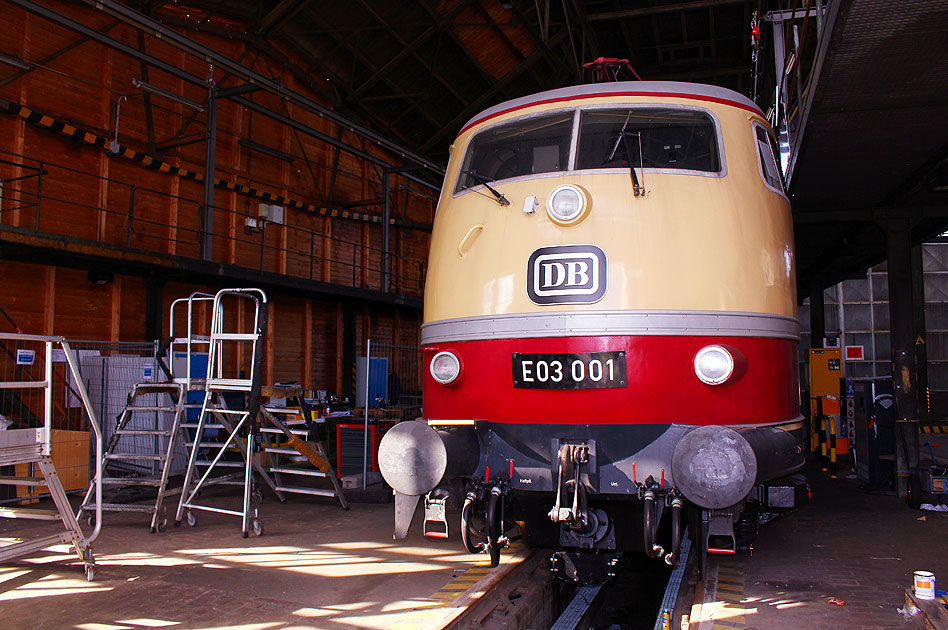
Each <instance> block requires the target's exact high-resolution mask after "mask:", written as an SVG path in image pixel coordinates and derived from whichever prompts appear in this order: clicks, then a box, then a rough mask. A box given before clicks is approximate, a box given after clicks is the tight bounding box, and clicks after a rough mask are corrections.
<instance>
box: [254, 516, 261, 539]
mask: <svg viewBox="0 0 948 630" xmlns="http://www.w3.org/2000/svg"><path fill="white" fill-rule="evenodd" d="M252 524H253V535H254V536H263V523H261V522H260V519H259V518H255V519H253V523H252Z"/></svg>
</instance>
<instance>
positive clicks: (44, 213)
mask: <svg viewBox="0 0 948 630" xmlns="http://www.w3.org/2000/svg"><path fill="white" fill-rule="evenodd" d="M44 4H46V5H48V6H50V7H51V8H52V9H53V10H54V11H57V12H59V13H61V14H63V15H66V16H68V17H70V18H73V19H76V20H78V21H80V22H82V23H84V24H87V25H91V26H94V27H95V28H98V29H100V30H103V31H105V32H107V33H108V35H110V36H111V37H114V38H116V39H118V40H120V41H122V42H124V43H126V44H128V45H131V46H135V47H138V46H139V39H138V35H137V33H136V32H135V31H134V30H133V29H131V28H130V27H127V26H125V25H113V24H111V21H112V20H111V18H109V17H108V16H106V15H104V14H103V13H101V12H98V11H94V10H92V9H88V8H85V7H83V6H79V5H76V4H72V3H66V2H56V1H51V2H46V3H44ZM187 35H188V36H190V37H193V38H194V39H196V40H198V41H199V42H200V43H202V44H204V45H206V46H209V47H211V48H213V49H215V50H217V51H220V52H222V53H224V54H227V55H228V56H230V57H232V58H235V59H241V60H242V62H243V63H244V64H246V65H248V66H250V67H252V68H254V69H255V70H257V71H259V72H262V73H264V74H267V75H268V76H273V75H274V74H276V75H281V74H282V77H281V78H282V80H283V81H284V84H285V85H286V86H287V87H289V88H291V89H293V90H296V91H299V92H301V93H304V94H307V95H308V96H309V97H310V98H313V99H314V100H316V99H317V95H316V94H315V93H311V92H308V91H307V88H306V86H304V85H302V84H300V82H299V81H297V80H296V79H295V78H294V77H293V76H292V75H291V74H290V73H289V72H286V71H284V70H283V69H282V68H281V67H280V66H279V64H276V63H274V62H273V61H272V60H271V59H268V58H266V57H265V56H264V55H262V54H261V53H259V52H257V51H254V50H251V49H249V48H247V47H246V46H245V44H243V43H242V42H240V41H238V40H231V39H227V38H221V37H215V36H212V35H206V34H200V33H196V32H192V31H188V32H187ZM79 39H80V36H79V35H78V34H76V33H74V32H72V31H69V30H67V29H64V28H62V27H59V26H57V25H55V24H52V23H50V22H48V21H46V20H45V19H43V18H41V17H39V16H36V15H33V14H30V13H28V12H25V11H23V10H21V9H19V8H16V7H13V6H6V7H5V8H4V17H3V20H0V41H2V42H6V44H4V46H3V52H4V53H6V54H13V55H16V56H19V57H21V58H24V59H28V60H31V61H38V60H41V59H44V58H46V57H48V56H50V55H53V54H55V53H56V52H57V51H60V50H62V49H63V48H65V47H67V46H69V45H71V44H75V43H76V42H77V41H78V40H79ZM144 48H145V50H146V51H147V52H148V53H150V54H152V55H155V56H157V57H159V58H161V59H164V60H166V61H168V62H171V63H173V64H175V65H177V66H179V67H181V68H184V69H186V70H187V71H189V72H192V73H194V74H198V75H201V76H204V75H206V74H207V73H208V70H209V69H208V67H207V64H206V63H205V62H203V61H201V60H199V59H197V58H194V57H191V56H189V55H186V54H185V53H183V52H181V51H178V50H176V49H174V48H172V47H171V46H169V45H168V44H166V43H164V42H161V41H159V40H156V39H154V38H151V37H146V38H145V39H144ZM283 52H284V53H286V51H283ZM286 54H287V56H288V57H290V58H292V55H291V54H289V53H286ZM44 65H46V66H48V67H47V68H39V69H36V70H34V71H32V72H30V73H27V74H25V75H24V76H22V77H20V78H16V79H14V80H12V81H9V82H5V81H4V79H6V78H7V77H10V76H12V75H13V74H14V73H15V72H16V70H15V69H14V68H12V67H10V66H6V65H3V66H0V98H2V99H4V100H6V101H9V102H12V103H14V104H18V105H22V106H25V107H28V108H30V109H32V110H34V111H38V112H42V113H43V114H47V115H49V116H51V117H53V118H55V119H57V120H64V121H66V122H67V123H69V124H71V125H74V126H76V127H78V128H79V129H82V130H85V131H88V132H90V133H93V134H96V135H98V136H103V137H109V136H111V129H112V125H113V124H114V121H113V115H114V110H115V103H116V101H117V99H118V98H119V97H120V96H121V95H123V94H124V95H131V94H133V93H134V92H136V90H135V88H134V87H133V86H132V83H131V81H132V78H133V77H138V78H145V77H144V75H143V69H142V66H141V64H140V63H139V62H138V61H135V60H133V59H131V58H129V57H126V56H124V55H122V54H121V53H118V52H116V51H113V50H110V49H108V48H106V47H104V46H102V45H99V44H97V43H94V42H91V41H85V42H83V43H80V44H79V45H77V46H75V47H74V48H72V49H71V50H69V51H68V52H65V53H63V54H61V55H59V56H57V57H55V58H54V59H52V60H50V61H47V62H45V64H44ZM215 79H216V80H217V81H218V85H219V86H221V87H227V86H229V85H235V84H236V83H237V80H235V79H233V78H229V77H227V76H226V74H225V73H222V72H220V71H216V72H215ZM314 79H315V80H318V77H314ZM147 81H148V82H149V83H152V84H155V85H158V86H161V87H164V88H166V89H168V90H170V91H172V92H175V93H178V94H181V95H183V96H185V97H187V98H189V99H192V100H194V101H199V102H203V101H204V100H205V99H206V96H207V94H206V91H205V90H202V89H201V88H200V87H199V86H194V85H190V84H185V83H184V82H183V81H181V80H178V79H175V78H173V77H170V76H168V75H165V74H163V73H161V72H159V71H157V70H154V69H151V70H150V71H149V72H148V76H147ZM149 98H150V101H151V105H152V113H153V120H154V129H153V135H154V138H155V140H156V141H157V142H162V141H166V140H170V139H172V138H174V137H176V136H188V135H192V134H203V133H204V129H205V120H206V118H205V115H204V114H197V115H194V114H193V112H192V110H190V109H189V108H187V107H186V106H184V105H180V104H177V103H174V102H172V101H170V100H168V99H164V98H162V97H159V96H151V97H149ZM248 98H251V99H253V100H254V101H256V102H258V103H260V104H263V105H266V106H268V107H271V108H273V109H275V110H277V111H281V112H283V113H285V114H288V115H289V116H290V117H292V118H293V119H295V120H297V121H299V122H302V123H304V124H307V125H309V126H311V127H313V128H315V129H317V130H319V131H321V132H323V133H325V134H327V135H331V136H340V135H341V137H342V138H343V139H344V140H346V141H348V142H350V143H352V144H354V145H357V146H360V148H363V150H364V151H366V152H368V153H371V154H373V155H376V156H379V157H381V158H383V159H385V160H387V161H389V162H391V163H397V161H396V160H395V159H394V157H393V156H391V155H387V154H386V152H385V151H383V150H381V149H380V148H378V147H376V146H374V145H373V144H371V143H362V142H361V141H360V140H359V139H358V138H356V137H355V136H353V135H352V134H350V133H349V132H348V131H344V130H342V131H340V130H339V129H337V128H336V127H335V126H334V125H332V124H330V123H328V122H327V121H325V120H323V119H321V118H319V117H318V116H315V115H313V114H309V113H307V112H305V111H302V110H300V109H299V108H294V107H292V106H285V105H284V104H283V103H281V102H280V101H279V99H277V98H276V97H275V96H272V95H269V94H266V93H262V92H257V93H254V94H251V95H249V96H248ZM145 102H146V99H145V97H144V96H143V95H141V94H135V95H132V96H129V97H128V98H126V99H124V100H123V103H122V105H121V119H120V125H119V136H118V138H119V141H120V142H121V143H122V145H123V146H127V147H129V148H131V149H134V150H136V151H144V152H147V151H148V149H149V147H148V129H147V126H146V123H145V121H146V115H145V114H146V111H145ZM218 129H219V132H218V133H219V140H218V145H217V164H216V176H217V177H219V178H223V179H226V180H228V181H231V182H235V183H237V184H241V185H244V186H250V187H253V188H256V189H259V190H266V191H270V192H272V193H273V194H275V195H285V196H287V197H289V198H291V199H298V200H300V201H303V202H306V203H310V204H314V205H315V206H324V205H325V204H326V203H327V201H328V200H329V198H330V181H331V180H332V173H333V166H334V163H336V161H335V159H334V157H335V156H334V151H333V150H332V149H331V147H329V146H328V145H326V144H325V143H322V142H320V141H318V140H315V139H313V138H311V137H309V136H304V135H301V134H298V133H296V132H294V131H293V130H291V129H289V128H287V127H286V126H283V125H280V124H278V123H276V122H274V121H272V120H270V119H269V118H266V117H264V116H262V115H259V114H256V113H252V112H250V111H249V110H246V109H244V108H242V107H238V106H237V105H235V104H234V103H232V102H230V101H222V102H221V103H220V109H219V121H218ZM238 138H248V139H251V140H253V141H255V142H257V143H259V144H263V145H266V146H268V147H272V148H274V149H277V150H279V151H281V152H284V153H287V154H290V155H293V156H294V157H295V158H296V159H295V160H294V162H293V163H287V162H284V161H281V160H277V159H273V158H270V157H267V156H263V155H261V154H258V153H254V152H252V151H249V150H248V149H246V148H245V147H242V146H240V145H239V144H238V143H237V139H238ZM0 151H2V152H7V153H0V160H9V161H12V162H17V163H18V165H9V164H6V165H5V164H0V179H10V178H14V177H19V176H22V175H24V174H28V173H29V172H31V171H29V169H28V167H29V166H35V167H39V165H40V163H41V162H42V163H43V165H44V168H46V169H47V170H48V172H49V174H48V175H47V176H45V178H44V181H43V195H44V197H43V201H42V205H41V208H40V210H39V212H37V209H36V208H35V205H34V204H31V203H29V202H30V201H34V200H35V193H36V186H35V180H23V181H22V182H19V183H18V184H16V185H7V186H6V187H4V189H3V191H2V193H3V194H2V199H0V223H3V224H6V225H14V226H20V227H26V228H30V229H32V228H36V227H37V226H38V227H39V230H40V231H42V232H50V233H53V234H56V235H62V236H66V237H74V238H79V239H85V240H88V241H93V242H98V243H105V244H111V245H119V246H130V247H134V248H138V249H142V250H147V251H153V252H160V253H163V254H173V255H177V256H187V257H195V258H196V257H198V255H199V246H198V239H197V230H198V227H199V217H198V209H199V206H200V203H201V199H202V196H203V183H202V182H200V181H197V180H195V179H189V178H185V177H181V176H177V175H170V174H168V173H165V172H160V171H159V170H155V169H149V168H146V167H144V166H143V165H141V164H139V163H136V162H133V161H131V160H128V159H125V158H122V157H117V156H114V155H112V154H110V153H108V152H107V151H104V150H103V149H101V148H97V147H94V146H91V145H89V144H84V143H81V142H79V141H77V140H74V139H72V138H67V137H65V136H64V135H62V134H60V133H57V132H55V131H53V130H50V129H46V128H43V127H41V126H38V125H33V124H29V123H26V122H25V121H24V120H23V118H21V117H17V116H11V115H7V114H0ZM11 154H16V155H18V156H25V159H23V158H13V157H11ZM162 157H163V159H164V160H165V161H166V162H167V163H168V164H170V165H172V166H177V167H180V168H182V169H189V170H192V171H195V172H197V173H202V172H203V169H204V165H203V161H204V143H203V142H198V143H195V144H191V145H187V146H183V147H180V148H178V149H174V150H170V151H167V152H165V153H164V154H163V155H162ZM337 164H338V170H337V172H336V176H335V188H334V190H333V191H332V199H333V201H334V204H337V205H338V204H344V203H346V202H352V201H358V200H362V199H371V198H377V197H379V196H380V194H381V184H380V182H379V180H378V172H377V169H376V168H375V167H373V166H372V165H370V164H368V163H366V162H364V161H363V160H360V159H358V158H356V157H354V156H352V155H351V154H348V153H346V152H340V153H339V156H338V162H337ZM392 189H393V191H394V193H393V197H392V201H393V214H394V216H395V217H396V218H398V219H405V220H407V221H413V222H417V223H430V222H431V221H432V219H433V213H434V204H435V201H436V200H435V199H433V198H432V197H433V195H432V194H431V193H430V191H422V190H421V189H420V187H418V186H417V185H414V184H410V183H409V182H408V181H407V180H404V179H402V178H400V177H395V178H394V179H393V186H392ZM409 189H413V190H414V191H417V193H415V192H411V193H409V192H407V191H408V190H409ZM133 190H134V204H132V198H133ZM260 202H261V200H260V199H258V198H256V197H253V196H251V195H248V194H242V193H237V192H234V191H231V190H225V189H222V188H218V189H217V190H216V192H215V205H216V206H217V208H218V209H217V210H216V211H215V220H214V232H215V235H216V236H217V237H216V238H215V239H214V248H213V258H214V260H215V261H219V262H221V263H224V264H239V265H242V266H251V267H254V266H262V268H263V269H265V270H267V271H275V272H279V273H287V274H290V275H296V276H304V277H312V278H314V279H319V280H324V281H330V282H334V283H339V284H344V285H354V286H357V287H366V288H378V287H379V285H380V282H381V274H380V272H379V266H380V265H381V254H380V251H379V248H380V239H381V228H380V225H379V224H378V223H371V222H359V221H352V220H346V219H341V218H329V217H326V216H320V215H319V214H317V213H314V212H311V211H304V210H298V209H293V208H289V207H287V208H285V223H286V226H285V227H280V226H275V225H271V226H268V227H267V229H266V230H265V231H264V233H263V234H255V235H250V236H248V235H246V234H245V233H244V221H243V219H244V217H245V216H253V215H256V214H257V206H258V204H259V203H260ZM130 209H133V211H134V213H133V216H132V214H131V213H130ZM356 210H357V211H358V212H364V213H369V214H376V215H378V214H380V207H379V206H377V205H376V206H366V207H359V208H357V209H356ZM130 226H131V228H133V229H130ZM294 228H299V229H294ZM428 242H429V235H428V233H427V232H425V231H423V230H416V229H410V228H406V227H396V228H393V229H392V234H391V251H392V252H393V254H395V255H397V256H396V260H397V261H398V264H397V267H396V276H395V277H393V279H392V286H393V289H395V290H398V291H400V292H403V293H406V294H409V295H420V284H419V278H418V273H419V270H418V269H416V267H418V266H419V264H420V263H419V262H418V261H423V260H424V259H425V258H426V256H427V250H428ZM261 243H263V244H264V245H265V247H263V248H261ZM311 254H312V256H311ZM403 257H404V258H403ZM409 259H414V260H413V261H411V260H409ZM261 261H262V263H261ZM353 264H355V267H353ZM196 290H209V291H212V289H210V288H208V287H199V286H194V285H192V284H189V283H187V282H179V283H174V282H172V283H169V284H167V285H165V287H164V290H163V299H164V302H165V304H164V307H163V311H162V312H163V314H164V315H163V334H167V332H168V330H169V322H168V316H167V313H168V308H169V307H170V303H171V301H172V300H174V299H176V298H179V297H185V296H187V295H189V294H190V293H191V292H193V291H196ZM212 292H213V291H212ZM146 294H147V292H146V288H145V283H144V279H143V278H141V277H138V276H132V275H122V274H116V275H115V278H114V281H112V282H110V283H107V284H104V285H96V284H93V283H92V282H90V281H89V278H88V277H87V271H86V270H85V269H73V268H69V267H63V266H57V265H49V264H43V261H42V260H35V259H32V260H30V261H26V260H9V259H4V260H0V296H2V297H0V307H2V308H3V309H4V310H5V311H6V312H7V313H8V314H9V315H10V317H11V318H12V319H13V320H14V321H15V322H16V324H17V325H18V326H19V327H20V328H21V329H22V330H23V332H28V333H40V334H57V335H64V336H66V337H69V338H73V339H101V340H116V341H142V340H144V334H145V333H144V326H145V322H144V319H145V318H144V313H145V304H146ZM270 298H271V301H272V313H271V327H270V331H271V340H270V344H269V346H268V352H267V366H266V370H265V372H266V375H267V378H268V379H269V380H272V381H277V380H279V381H299V382H302V383H303V384H304V385H305V386H306V387H312V388H318V389H327V390H329V391H331V392H332V391H336V390H337V387H338V384H339V382H340V381H341V379H342V375H340V374H339V373H338V372H339V369H340V368H339V366H340V362H339V360H338V356H339V355H340V354H341V347H340V342H339V340H340V339H341V333H340V322H341V317H340V315H339V312H340V311H339V305H338V304H337V303H336V302H335V301H334V300H332V299H305V298H303V297H301V296H298V295H290V294H286V295H272V296H270ZM236 316H237V315H235V317H236ZM357 318H358V323H357V326H358V330H359V331H360V335H359V340H358V343H359V344H360V345H359V346H358V347H360V348H361V347H362V345H361V344H363V343H364V334H363V331H364V332H365V333H366V334H371V335H373V337H374V338H378V339H379V340H381V341H382V342H384V343H417V340H418V336H419V335H418V328H419V327H420V318H421V315H420V313H419V312H417V311H416V310H415V309H406V308H394V307H391V308H388V307H373V308H363V309H359V310H358V315H357ZM395 321H398V322H399V324H398V326H395V325H394V324H393V322H395ZM238 323H239V322H235V325H236V324H238ZM0 330H12V328H11V327H10V326H9V325H8V324H7V322H6V321H5V319H3V318H0ZM247 361H249V357H246V356H236V357H234V362H235V365H240V364H243V365H246V362H247Z"/></svg>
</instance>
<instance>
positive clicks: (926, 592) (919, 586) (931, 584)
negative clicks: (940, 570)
mask: <svg viewBox="0 0 948 630" xmlns="http://www.w3.org/2000/svg"><path fill="white" fill-rule="evenodd" d="M915 597H917V598H919V599H935V574H934V573H932V572H931V571H916V572H915Z"/></svg>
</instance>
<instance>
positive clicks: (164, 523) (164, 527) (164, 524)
mask: <svg viewBox="0 0 948 630" xmlns="http://www.w3.org/2000/svg"><path fill="white" fill-rule="evenodd" d="M157 529H158V531H159V532H161V533H162V534H164V533H165V532H166V531H168V519H166V518H163V519H161V521H160V522H159V523H158V528H157Z"/></svg>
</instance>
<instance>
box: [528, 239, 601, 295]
mask: <svg viewBox="0 0 948 630" xmlns="http://www.w3.org/2000/svg"><path fill="white" fill-rule="evenodd" d="M605 294H606V254H605V253H604V252H603V251H602V250H601V249H599V248H598V247H596V246H595V245H558V246H555V247H541V248H540V249H538V250H536V251H535V252H533V254H531V255H530V260H529V261H528V262H527V295H528V296H529V297H530V300H531V301H532V302H533V303H534V304H576V303H579V304H592V303H594V302H598V301H599V300H601V299H602V296H604V295H605Z"/></svg>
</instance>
